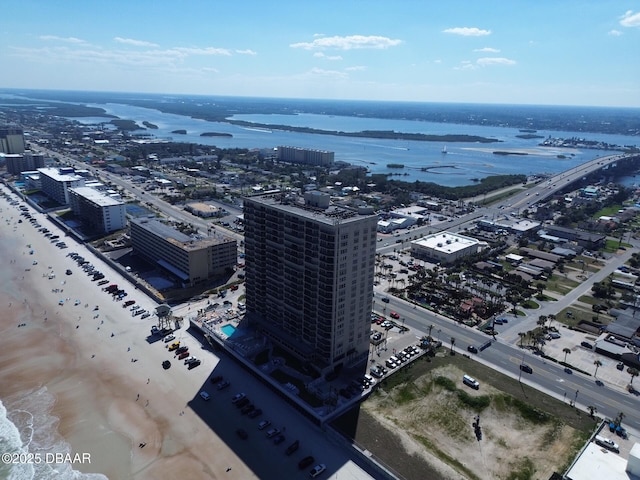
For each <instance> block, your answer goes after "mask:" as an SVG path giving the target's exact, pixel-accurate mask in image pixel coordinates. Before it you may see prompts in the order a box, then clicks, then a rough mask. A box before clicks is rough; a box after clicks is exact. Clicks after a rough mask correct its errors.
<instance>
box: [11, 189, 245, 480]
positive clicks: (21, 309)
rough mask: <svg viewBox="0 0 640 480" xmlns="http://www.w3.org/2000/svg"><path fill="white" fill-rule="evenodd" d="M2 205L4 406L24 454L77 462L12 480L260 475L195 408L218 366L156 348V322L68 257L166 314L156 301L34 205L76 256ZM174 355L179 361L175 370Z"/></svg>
mask: <svg viewBox="0 0 640 480" xmlns="http://www.w3.org/2000/svg"><path fill="white" fill-rule="evenodd" d="M0 188H1V189H2V191H3V192H5V193H9V190H8V189H7V188H6V187H5V186H2V187H0ZM11 196H12V197H13V198H17V197H16V196H15V195H14V194H11ZM20 205H24V203H22V202H21V203H20ZM0 209H1V211H0V222H1V223H0V232H1V238H2V241H1V242H0V252H1V254H2V258H3V262H4V268H3V269H2V270H1V273H0V281H2V285H3V288H2V291H1V292H0V307H1V309H2V317H1V320H0V332H1V334H2V336H1V338H2V341H3V344H4V348H2V349H1V350H0V400H2V403H3V404H4V407H5V408H6V415H7V419H8V420H10V421H11V423H12V424H14V425H16V426H17V428H18V430H19V432H20V439H19V441H18V440H17V439H15V438H14V439H13V441H14V443H16V444H17V446H18V447H19V448H20V449H21V451H22V452H28V453H30V454H31V455H32V457H31V458H32V459H33V458H36V457H35V454H36V453H39V454H40V456H38V458H41V459H46V460H49V459H55V456H54V455H53V454H60V453H66V454H69V457H67V459H69V458H70V459H71V461H70V462H65V463H64V464H56V463H55V462H54V463H49V462H47V463H48V464H47V465H28V466H25V467H24V469H22V470H20V468H19V467H18V466H16V465H11V466H10V467H11V468H9V469H7V466H6V465H4V466H3V467H2V468H4V470H1V469H0V477H3V474H4V475H13V476H12V477H11V476H10V477H9V478H36V479H39V478H52V477H53V476H54V475H53V474H52V470H47V468H48V469H54V470H55V471H56V472H58V473H59V474H60V476H59V477H56V478H74V477H73V475H74V474H75V473H74V472H81V473H82V475H81V476H80V477H78V478H86V479H103V478H105V477H106V478H109V479H110V480H117V479H139V480H144V479H161V478H189V479H200V478H203V479H204V478H207V479H211V478H214V479H215V478H242V479H251V478H257V477H256V475H255V474H254V473H253V472H252V470H251V469H249V468H248V467H247V465H245V464H244V463H243V461H242V460H240V459H239V458H238V456H237V455H236V454H235V453H234V451H233V450H232V449H231V448H230V447H229V446H228V445H227V443H228V442H226V441H223V440H221V439H220V438H219V436H218V435H216V433H215V432H214V431H213V430H212V429H211V428H210V427H209V426H208V425H207V423H206V422H205V420H203V418H205V417H204V416H203V415H202V413H201V412H200V413H199V414H198V413H196V412H195V411H194V409H193V408H191V407H192V405H194V404H197V402H199V401H200V399H199V397H198V392H199V390H200V389H201V388H202V386H203V385H205V384H206V382H207V378H208V376H209V374H210V373H211V371H212V370H213V368H214V367H215V365H216V362H217V358H216V357H215V356H214V355H212V354H211V353H210V352H203V353H202V354H200V353H198V357H199V358H202V365H201V366H200V367H198V368H195V369H193V370H187V368H186V367H184V365H182V362H178V361H176V360H174V359H173V355H172V354H171V353H170V352H168V351H167V348H166V344H164V343H163V342H162V341H150V340H149V338H148V337H149V332H150V327H151V326H152V325H153V324H154V323H155V322H156V319H155V317H154V316H152V317H150V318H147V319H144V320H143V319H141V317H140V316H137V317H132V316H131V314H130V312H129V310H128V309H126V308H124V309H123V308H122V302H118V301H115V300H113V299H112V297H111V295H109V294H107V293H105V292H103V291H102V288H101V287H100V286H98V285H97V283H96V282H92V281H91V277H88V276H87V275H86V274H85V272H84V271H83V270H82V269H81V268H79V267H78V265H77V264H76V263H75V262H74V261H73V260H72V259H71V258H69V257H68V256H67V254H68V253H69V252H72V251H75V252H79V253H80V254H81V255H83V256H84V257H85V258H86V259H87V260H89V261H90V262H91V263H92V264H93V265H94V266H95V267H96V268H97V269H98V270H100V271H101V272H103V273H104V274H105V278H106V279H109V281H110V283H117V284H118V285H120V286H121V288H125V290H126V291H127V292H128V294H129V296H128V297H127V299H134V300H136V301H137V303H138V304H139V305H141V306H142V307H143V308H145V309H147V310H148V311H154V308H155V306H156V304H155V303H154V302H153V301H152V300H151V299H149V298H147V297H146V296H144V295H142V294H141V292H138V291H136V290H135V289H134V287H133V286H132V285H130V284H129V283H128V282H127V281H126V280H125V279H123V278H122V277H120V275H118V274H117V272H114V271H113V270H112V269H111V268H109V267H108V266H107V265H106V264H104V263H103V262H101V261H100V260H99V259H97V258H95V257H93V256H92V255H91V254H90V253H89V251H88V250H87V249H86V247H84V246H83V245H80V244H78V243H77V242H76V241H74V240H73V239H72V238H71V237H68V236H65V235H64V233H63V232H61V231H60V230H59V229H57V228H56V227H55V225H54V224H53V223H52V222H51V221H50V220H49V219H47V218H46V215H44V214H41V213H36V212H35V211H34V210H33V209H31V208H30V209H29V211H30V213H31V214H32V215H33V217H34V218H35V219H36V220H37V221H38V222H39V223H40V224H41V225H42V226H43V227H46V228H48V229H49V230H51V231H52V232H54V233H56V234H57V235H60V239H62V240H64V241H65V242H66V243H67V245H68V246H69V248H68V249H60V248H58V247H56V246H55V244H53V243H51V241H50V240H49V239H48V238H45V237H44V235H43V234H42V233H40V232H38V230H37V228H35V227H34V226H33V225H32V224H31V223H29V222H28V221H27V220H26V219H24V217H21V216H20V210H19V206H17V205H11V204H10V203H9V201H8V200H7V199H5V198H4V197H2V198H0ZM21 219H22V222H19V220H21ZM31 252H33V253H31ZM67 269H69V270H71V271H72V273H71V274H70V275H67V274H66V273H65V272H66V270H67ZM185 323H186V326H185V325H183V326H182V329H181V330H179V331H177V332H176V333H175V335H176V337H177V338H178V339H179V340H180V339H182V340H184V341H188V343H189V344H190V345H191V346H192V348H193V349H195V348H196V344H197V343H198V342H197V341H196V340H195V339H194V338H192V337H191V335H189V334H188V333H186V332H185V331H184V330H185V328H187V327H188V322H185ZM198 348H201V347H200V346H199V345H198ZM167 359H170V360H171V361H172V364H173V365H172V368H171V369H169V370H164V369H163V368H162V361H163V360H167ZM2 428H4V429H6V431H7V432H8V433H7V434H6V435H4V437H5V438H4V439H3V441H11V438H12V437H11V435H12V434H15V432H13V430H12V427H11V424H10V423H8V422H7V423H6V424H5V425H4V426H3V427H2ZM2 432H5V430H2ZM7 439H8V440H7ZM45 454H48V455H45ZM25 458H27V457H25ZM7 472H10V474H7ZM30 472H31V473H30ZM61 472H62V473H61ZM20 475H22V476H20ZM29 475H31V476H29ZM3 478H4V477H3Z"/></svg>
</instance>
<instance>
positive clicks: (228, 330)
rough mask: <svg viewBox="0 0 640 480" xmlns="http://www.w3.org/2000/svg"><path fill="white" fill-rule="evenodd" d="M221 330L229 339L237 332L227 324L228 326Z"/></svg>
mask: <svg viewBox="0 0 640 480" xmlns="http://www.w3.org/2000/svg"><path fill="white" fill-rule="evenodd" d="M220 330H222V333H224V334H225V335H226V336H227V337H230V336H231V335H233V334H234V333H235V332H236V327H234V326H233V325H231V324H230V323H227V324H226V325H223V326H222V327H220Z"/></svg>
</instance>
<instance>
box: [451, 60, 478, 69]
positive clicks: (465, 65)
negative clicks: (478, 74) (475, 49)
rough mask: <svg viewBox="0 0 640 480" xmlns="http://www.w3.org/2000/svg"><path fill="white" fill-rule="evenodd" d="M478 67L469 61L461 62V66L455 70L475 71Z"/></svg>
mask: <svg viewBox="0 0 640 480" xmlns="http://www.w3.org/2000/svg"><path fill="white" fill-rule="evenodd" d="M476 68H477V67H476V66H475V65H474V64H473V63H471V62H470V61H469V60H463V61H462V62H460V66H458V67H454V70H475V69H476Z"/></svg>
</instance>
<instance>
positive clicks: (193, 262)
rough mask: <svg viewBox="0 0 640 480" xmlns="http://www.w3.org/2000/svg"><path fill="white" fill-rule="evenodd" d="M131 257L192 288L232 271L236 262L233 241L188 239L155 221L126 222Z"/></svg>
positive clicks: (138, 219) (236, 256) (217, 237)
mask: <svg viewBox="0 0 640 480" xmlns="http://www.w3.org/2000/svg"><path fill="white" fill-rule="evenodd" d="M129 225H130V227H131V243H132V245H133V250H134V252H135V253H137V254H139V255H140V256H142V257H143V258H145V259H146V260H148V261H150V262H152V263H153V264H155V265H158V266H159V267H162V268H163V269H164V270H166V271H167V272H169V273H171V274H172V275H174V276H175V277H177V278H178V279H179V281H180V283H182V285H183V286H194V285H197V284H201V283H204V282H206V281H207V280H209V279H212V278H215V277H217V276H219V275H222V274H224V273H226V272H229V271H232V270H233V268H234V267H235V265H236V262H237V260H238V251H237V248H238V247H237V242H236V240H235V239H233V238H230V237H227V236H222V235H216V236H212V237H202V236H198V237H196V236H189V235H186V234H184V233H182V232H180V231H178V230H176V229H174V228H172V227H170V226H169V225H167V224H165V223H162V222H161V221H159V220H156V219H148V218H137V219H132V220H130V221H129Z"/></svg>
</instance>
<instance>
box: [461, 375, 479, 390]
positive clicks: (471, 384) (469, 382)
mask: <svg viewBox="0 0 640 480" xmlns="http://www.w3.org/2000/svg"><path fill="white" fill-rule="evenodd" d="M462 383H464V384H465V385H467V386H469V387H471V388H473V389H475V390H478V389H479V388H480V384H479V383H478V381H477V380H476V379H475V378H473V377H470V376H469V375H463V376H462Z"/></svg>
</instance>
